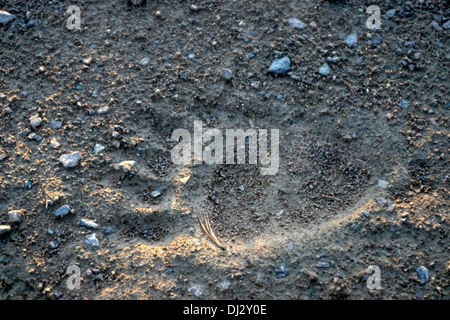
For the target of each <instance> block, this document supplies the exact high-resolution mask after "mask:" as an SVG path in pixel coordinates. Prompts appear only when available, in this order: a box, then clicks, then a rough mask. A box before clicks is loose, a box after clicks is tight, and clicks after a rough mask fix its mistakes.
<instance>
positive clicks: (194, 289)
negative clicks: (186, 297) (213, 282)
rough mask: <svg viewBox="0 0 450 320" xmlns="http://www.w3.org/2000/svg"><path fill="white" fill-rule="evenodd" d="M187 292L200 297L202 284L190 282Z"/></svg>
mask: <svg viewBox="0 0 450 320" xmlns="http://www.w3.org/2000/svg"><path fill="white" fill-rule="evenodd" d="M188 291H189V293H192V294H193V295H194V296H196V297H200V296H201V295H202V294H203V291H204V289H203V286H202V285H200V284H194V283H193V284H191V285H190V286H189V288H188Z"/></svg>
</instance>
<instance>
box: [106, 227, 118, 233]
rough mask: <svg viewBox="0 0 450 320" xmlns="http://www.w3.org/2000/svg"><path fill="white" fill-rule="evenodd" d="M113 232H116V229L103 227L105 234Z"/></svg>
mask: <svg viewBox="0 0 450 320" xmlns="http://www.w3.org/2000/svg"><path fill="white" fill-rule="evenodd" d="M113 233H116V231H115V230H114V229H113V227H111V226H107V227H106V229H105V234H106V235H110V234H113Z"/></svg>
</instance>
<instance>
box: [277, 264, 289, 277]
mask: <svg viewBox="0 0 450 320" xmlns="http://www.w3.org/2000/svg"><path fill="white" fill-rule="evenodd" d="M275 274H276V275H277V278H284V277H287V276H288V275H289V269H288V267H287V265H286V264H282V265H279V266H278V267H277V268H276V269H275Z"/></svg>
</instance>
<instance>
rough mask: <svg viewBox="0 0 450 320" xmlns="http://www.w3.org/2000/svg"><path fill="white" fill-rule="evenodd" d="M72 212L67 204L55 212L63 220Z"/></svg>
mask: <svg viewBox="0 0 450 320" xmlns="http://www.w3.org/2000/svg"><path fill="white" fill-rule="evenodd" d="M70 211H71V209H70V207H69V206H68V205H67V204H65V205H63V206H62V207H61V208H59V209H58V210H57V211H56V212H55V216H56V217H60V218H62V217H64V216H65V215H67V214H68V213H69V212H70Z"/></svg>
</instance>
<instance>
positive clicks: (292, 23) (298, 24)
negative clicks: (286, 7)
mask: <svg viewBox="0 0 450 320" xmlns="http://www.w3.org/2000/svg"><path fill="white" fill-rule="evenodd" d="M288 25H289V27H291V28H295V29H305V28H306V27H307V26H308V25H307V24H306V23H304V22H302V21H300V20H298V19H297V18H289V20H288Z"/></svg>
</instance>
